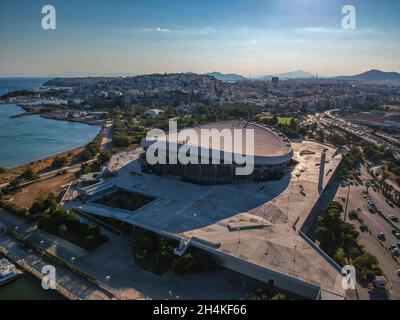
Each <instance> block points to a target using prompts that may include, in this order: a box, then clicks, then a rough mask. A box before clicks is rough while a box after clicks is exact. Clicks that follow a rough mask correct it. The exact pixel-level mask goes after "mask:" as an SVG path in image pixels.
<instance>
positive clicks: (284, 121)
mask: <svg viewBox="0 0 400 320" xmlns="http://www.w3.org/2000/svg"><path fill="white" fill-rule="evenodd" d="M273 117H274V116H264V117H262V118H261V120H271V119H272V118H273ZM277 118H278V124H280V125H283V126H288V125H290V122H291V121H292V119H293V118H292V117H277Z"/></svg>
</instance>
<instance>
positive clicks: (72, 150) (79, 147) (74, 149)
mask: <svg viewBox="0 0 400 320" xmlns="http://www.w3.org/2000/svg"><path fill="white" fill-rule="evenodd" d="M12 105H15V106H17V107H19V108H22V109H24V110H26V108H24V107H23V106H21V105H17V104H12ZM35 114H38V113H35ZM35 114H29V113H28V112H25V113H19V114H17V115H14V116H11V117H14V118H17V117H22V116H31V115H35ZM40 117H42V118H44V119H49V120H56V121H66V122H77V123H82V124H86V125H90V126H99V132H98V133H97V134H96V136H95V137H94V138H93V139H92V140H90V141H88V142H87V143H84V144H81V145H77V146H75V147H72V148H69V149H66V150H64V151H60V152H56V153H49V154H46V155H44V156H42V157H40V158H36V159H32V160H30V161H29V162H23V163H18V164H15V165H12V166H1V165H0V167H1V168H4V169H6V170H7V171H15V170H20V169H21V170H23V169H25V168H26V167H27V166H29V165H31V164H33V165H36V164H37V162H46V161H50V160H53V159H54V158H56V157H58V156H66V155H67V154H69V153H77V152H79V151H82V150H83V148H84V147H85V146H86V145H87V144H89V143H91V142H92V141H93V140H94V139H95V138H96V137H97V135H98V134H100V133H101V132H102V130H103V129H104V124H99V123H87V122H83V121H79V119H76V120H74V119H60V118H54V117H51V116H47V115H40ZM4 174H7V172H6V173H4ZM1 175H2V174H0V176H1ZM0 180H1V179H0ZM0 183H2V182H1V181H0Z"/></svg>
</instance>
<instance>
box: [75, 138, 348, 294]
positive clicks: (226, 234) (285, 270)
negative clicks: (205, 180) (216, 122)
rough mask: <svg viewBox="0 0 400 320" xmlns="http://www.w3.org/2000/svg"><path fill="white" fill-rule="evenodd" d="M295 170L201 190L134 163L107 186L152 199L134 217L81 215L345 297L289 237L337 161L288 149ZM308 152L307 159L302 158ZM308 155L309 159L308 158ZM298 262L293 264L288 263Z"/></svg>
mask: <svg viewBox="0 0 400 320" xmlns="http://www.w3.org/2000/svg"><path fill="white" fill-rule="evenodd" d="M293 149H294V158H295V160H296V161H297V162H298V165H297V166H296V167H295V168H294V170H293V171H292V172H289V171H288V172H287V174H286V175H285V176H284V178H282V179H281V180H280V181H268V182H262V183H252V184H238V185H222V186H200V185H194V184H190V183H185V182H182V181H179V180H175V179H171V178H166V177H160V176H156V175H151V174H139V175H137V174H132V172H138V173H140V170H141V169H140V163H139V161H133V162H131V163H129V164H126V165H125V166H124V167H122V168H121V169H120V170H119V171H118V176H117V177H115V178H112V179H110V180H109V182H111V183H113V184H115V185H116V186H118V187H120V188H124V189H127V190H132V191H134V192H139V193H143V194H146V195H150V196H153V197H156V198H157V200H155V201H154V202H152V203H151V204H149V205H148V206H146V207H143V208H141V209H139V210H137V211H135V212H129V211H123V210H118V209H113V208H108V207H104V206H99V205H97V204H93V203H90V202H87V203H85V204H82V205H81V206H80V209H81V210H84V211H86V212H90V213H94V214H98V215H103V216H109V217H114V218H117V219H120V220H123V221H126V222H129V223H132V224H134V225H138V226H141V227H144V228H147V229H149V230H153V231H155V232H158V233H160V234H164V235H166V236H169V237H172V238H175V239H191V243H192V244H193V245H196V244H201V245H203V246H206V247H207V248H208V249H209V250H211V251H212V250H215V251H218V252H219V253H222V254H225V255H228V256H232V257H236V258H239V259H242V260H245V261H247V262H249V263H252V264H256V265H258V266H261V267H265V268H268V269H271V270H274V271H277V272H279V273H282V274H286V275H289V276H291V277H295V278H298V279H301V280H303V281H306V282H309V283H313V284H318V285H320V286H321V287H322V288H323V289H324V290H326V291H327V292H331V293H334V294H335V295H338V296H343V289H342V287H341V279H342V278H341V277H340V274H339V272H338V271H337V269H335V267H334V266H333V265H332V264H331V263H329V262H328V261H327V260H326V259H325V258H323V257H322V255H321V254H320V253H318V252H317V251H316V250H315V248H313V247H312V246H311V245H310V244H309V243H307V241H306V240H305V239H304V238H303V237H302V236H301V235H300V234H299V233H298V232H297V231H295V230H294V228H293V226H294V225H296V230H299V229H300V227H301V226H302V225H303V223H304V222H305V220H306V219H307V217H308V216H309V213H310V211H311V209H312V208H313V207H314V205H315V203H316V201H317V200H318V198H319V197H320V195H321V194H322V192H323V190H324V188H325V187H326V185H327V183H328V181H329V179H330V178H331V177H332V174H333V173H334V171H335V170H336V167H337V166H338V164H339V162H340V160H341V155H340V154H338V153H337V152H336V150H335V149H333V148H330V147H327V146H325V145H321V144H318V143H315V142H310V141H302V142H293ZM305 150H307V151H308V152H302V151H305ZM310 151H311V152H310ZM294 257H296V258H295V259H296V265H295V266H294V264H293V259H294Z"/></svg>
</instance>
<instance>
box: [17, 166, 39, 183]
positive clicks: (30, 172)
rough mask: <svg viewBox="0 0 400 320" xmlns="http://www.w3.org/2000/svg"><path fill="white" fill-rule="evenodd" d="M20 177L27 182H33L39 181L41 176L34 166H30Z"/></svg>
mask: <svg viewBox="0 0 400 320" xmlns="http://www.w3.org/2000/svg"><path fill="white" fill-rule="evenodd" d="M20 177H21V178H22V179H25V180H27V181H33V180H37V179H39V177H40V176H39V174H38V173H37V171H36V169H35V168H34V167H33V166H28V167H27V168H26V169H25V171H24V172H23V173H22V174H21V176H20Z"/></svg>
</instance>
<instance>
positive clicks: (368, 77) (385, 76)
mask: <svg viewBox="0 0 400 320" xmlns="http://www.w3.org/2000/svg"><path fill="white" fill-rule="evenodd" d="M333 79H337V80H359V81H379V80H399V81H400V73H398V72H384V71H381V70H375V69H373V70H369V71H366V72H363V73H360V74H356V75H354V76H339V77H334V78H333Z"/></svg>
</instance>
